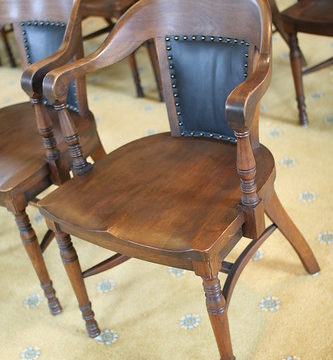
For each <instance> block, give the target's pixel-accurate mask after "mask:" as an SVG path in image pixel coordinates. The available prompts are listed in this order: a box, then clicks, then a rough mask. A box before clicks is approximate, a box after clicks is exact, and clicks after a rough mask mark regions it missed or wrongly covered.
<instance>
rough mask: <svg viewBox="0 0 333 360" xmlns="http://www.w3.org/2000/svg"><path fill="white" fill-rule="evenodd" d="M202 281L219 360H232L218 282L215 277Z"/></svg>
mask: <svg viewBox="0 0 333 360" xmlns="http://www.w3.org/2000/svg"><path fill="white" fill-rule="evenodd" d="M202 279H203V287H204V291H205V296H206V306H207V311H208V315H209V319H210V322H211V325H212V328H213V331H214V335H215V339H216V343H217V346H218V349H219V352H220V356H221V360H233V359H235V357H234V355H233V353H232V346H231V338H230V331H229V322H228V315H227V310H226V307H225V299H224V297H223V294H222V289H221V284H220V280H219V279H218V276H217V275H215V276H213V277H209V278H208V277H202Z"/></svg>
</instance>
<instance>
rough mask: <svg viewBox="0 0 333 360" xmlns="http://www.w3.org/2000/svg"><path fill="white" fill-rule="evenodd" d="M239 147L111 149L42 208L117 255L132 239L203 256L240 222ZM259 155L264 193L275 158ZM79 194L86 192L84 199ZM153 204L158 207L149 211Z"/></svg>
mask: <svg viewBox="0 0 333 360" xmlns="http://www.w3.org/2000/svg"><path fill="white" fill-rule="evenodd" d="M236 149H237V147H236V145H235V144H230V143H223V142H219V141H212V140H210V139H191V138H182V137H179V138H174V137H171V136H170V134H168V133H166V134H160V135H155V136H150V137H147V138H143V139H140V140H137V141H134V142H132V143H130V144H127V145H125V146H123V147H121V148H120V149H118V150H116V151H114V152H112V153H111V154H109V155H108V156H107V157H106V158H105V159H102V160H101V161H99V162H97V163H96V164H95V165H94V168H93V169H92V170H91V171H90V172H89V173H87V174H86V176H84V177H76V178H75V179H73V180H72V181H69V182H67V183H66V184H64V185H63V186H62V187H61V189H58V190H55V191H54V192H53V193H52V194H50V195H49V196H47V197H46V198H45V199H43V200H41V201H40V202H39V203H38V205H39V206H40V208H41V209H42V212H43V213H44V209H45V210H46V211H45V214H46V215H48V217H51V218H52V220H54V221H55V222H58V220H60V219H67V222H68V223H69V224H75V226H78V227H80V228H81V229H85V230H86V231H90V232H96V233H98V232H105V233H106V235H109V238H110V241H109V242H110V245H109V249H110V250H111V249H112V246H113V243H114V242H122V241H125V242H126V241H127V239H131V243H132V246H133V247H134V246H138V247H145V248H147V250H148V251H150V250H149V249H151V248H153V249H155V251H156V252H161V253H163V252H164V251H168V252H174V255H176V254H175V253H177V254H178V255H179V256H181V255H183V256H184V257H186V256H187V255H189V253H193V254H192V256H196V257H201V256H204V254H202V252H203V251H205V252H209V249H210V248H211V246H212V244H213V243H214V242H215V241H216V239H218V238H220V236H221V235H222V234H223V232H224V231H225V230H226V229H227V228H228V227H229V225H230V224H231V223H232V222H233V221H234V220H236V219H237V218H238V217H239V210H238V208H237V206H238V204H239V199H240V198H241V190H240V187H239V177H238V174H237V171H236V167H235V163H236V156H237V151H236ZM138 154H140V158H138ZM255 155H256V160H257V164H258V167H259V170H258V174H259V175H258V177H257V187H258V191H260V190H261V188H262V186H263V184H265V183H266V181H267V178H268V177H269V176H271V174H272V172H273V169H274V160H273V158H272V156H271V154H270V153H269V151H268V150H267V149H266V148H265V147H263V146H261V147H260V148H259V149H257V150H256V151H255ZM110 164H111V165H110ZM212 168H214V171H212ZM152 174H154V176H152ZM106 179H108V181H107V184H106ZM125 180H126V181H125ZM203 187H204V188H205V189H206V190H205V192H202V191H200V189H202V188H203ZM75 189H80V196H79V197H78V196H77V194H76V192H75ZM221 189H228V191H226V190H224V191H221ZM91 194H94V200H93V203H94V205H93V206H91V205H92V203H91V201H92V200H91ZM126 199H128V200H126ZM189 199H192V201H191V202H190V201H189ZM148 201H149V203H152V204H150V206H149V210H146V206H147V202H148ZM192 202H193V203H195V204H196V205H195V206H193V205H192ZM59 204H62V207H61V208H60V206H59ZM83 209H85V210H83ZM109 209H113V210H112V211H110V210H109ZM110 224H113V225H112V227H110ZM208 229H209V231H208ZM114 238H115V239H114ZM224 241H225V239H224ZM117 251H118V250H117Z"/></svg>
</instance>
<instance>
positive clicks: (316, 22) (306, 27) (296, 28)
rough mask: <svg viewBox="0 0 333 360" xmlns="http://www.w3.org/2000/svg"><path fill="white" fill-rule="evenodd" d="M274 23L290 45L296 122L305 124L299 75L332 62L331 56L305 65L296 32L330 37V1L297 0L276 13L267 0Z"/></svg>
mask: <svg viewBox="0 0 333 360" xmlns="http://www.w3.org/2000/svg"><path fill="white" fill-rule="evenodd" d="M269 1H270V5H271V9H272V13H273V19H274V18H275V25H276V26H277V28H278V29H279V32H280V33H281V35H282V37H283V38H284V39H285V40H286V41H287V44H288V45H289V48H290V63H291V68H292V73H293V78H294V83H295V89H296V100H297V105H298V110H299V122H300V124H301V125H307V124H308V116H307V113H306V106H305V96H304V87H303V77H302V75H306V74H310V73H312V72H314V71H317V70H321V69H323V68H325V67H327V66H329V65H332V64H333V57H331V58H329V59H328V60H325V61H323V62H322V63H320V64H318V65H314V66H311V67H306V66H305V62H304V58H303V55H302V52H301V50H300V48H299V45H298V38H297V33H299V32H303V33H308V34H316V35H323V36H333V2H332V0H299V1H298V2H297V3H295V4H294V5H292V6H291V7H289V8H287V9H285V10H284V11H282V12H281V13H280V14H279V11H278V7H277V5H276V2H275V0H269Z"/></svg>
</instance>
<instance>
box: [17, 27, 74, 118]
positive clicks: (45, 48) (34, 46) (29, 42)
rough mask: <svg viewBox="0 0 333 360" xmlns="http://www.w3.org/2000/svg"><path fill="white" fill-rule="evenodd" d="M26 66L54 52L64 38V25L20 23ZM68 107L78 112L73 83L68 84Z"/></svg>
mask: <svg viewBox="0 0 333 360" xmlns="http://www.w3.org/2000/svg"><path fill="white" fill-rule="evenodd" d="M21 30H22V35H23V42H24V48H25V53H26V57H27V62H28V64H32V63H34V62H36V61H39V60H42V59H44V58H46V57H47V56H50V55H52V54H53V53H54V52H56V51H57V50H58V49H59V47H60V45H61V43H62V41H63V38H64V34H65V30H66V24H65V23H60V22H52V21H25V22H22V23H21ZM67 104H68V107H69V108H70V109H72V110H75V111H78V104H77V98H76V92H75V83H74V82H72V83H71V84H70V88H69V91H68V96H67Z"/></svg>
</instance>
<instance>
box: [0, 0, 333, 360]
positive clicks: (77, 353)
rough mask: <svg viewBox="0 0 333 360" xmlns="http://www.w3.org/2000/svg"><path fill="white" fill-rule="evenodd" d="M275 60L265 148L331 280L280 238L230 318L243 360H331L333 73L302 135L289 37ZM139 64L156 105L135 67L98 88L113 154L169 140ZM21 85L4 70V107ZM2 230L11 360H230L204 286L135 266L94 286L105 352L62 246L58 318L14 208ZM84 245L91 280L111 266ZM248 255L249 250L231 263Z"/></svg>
mask: <svg viewBox="0 0 333 360" xmlns="http://www.w3.org/2000/svg"><path fill="white" fill-rule="evenodd" d="M286 2H287V1H284V3H286ZM95 21H96V20H93V19H91V20H88V21H87V23H86V26H87V27H93V26H95ZM300 43H301V46H302V49H303V50H304V53H305V56H306V59H307V60H308V62H309V63H315V62H316V61H319V60H321V59H323V58H325V57H328V56H329V55H330V54H331V53H332V51H333V39H332V38H331V39H330V38H320V37H313V36H308V35H304V36H300ZM97 44H98V41H97V40H94V41H92V42H90V43H89V44H88V46H87V47H88V51H89V50H92V49H93V48H94V47H96V45H97ZM273 48H274V71H273V79H272V83H271V86H270V89H269V91H268V92H267V94H266V96H265V97H264V99H263V102H262V115H261V125H260V133H261V142H262V143H263V144H265V145H266V146H267V147H268V148H269V149H270V150H271V151H272V153H273V155H274V157H275V160H276V167H277V181H276V189H277V192H278V194H279V196H280V199H281V201H282V202H283V204H284V205H285V207H286V209H287V210H288V212H289V214H290V215H291V217H292V218H293V219H294V221H295V223H296V224H297V225H298V226H299V228H300V229H301V231H302V232H303V233H304V235H305V237H306V239H307V240H308V242H309V244H310V245H311V247H312V249H313V250H314V252H315V254H316V256H317V258H318V261H319V263H320V266H321V268H322V271H321V272H320V274H319V275H318V276H309V275H307V274H306V273H305V271H304V269H303V267H302V265H301V263H300V261H299V260H298V258H297V256H296V254H295V253H294V252H293V250H292V248H291V247H290V245H289V244H288V242H287V241H286V240H285V239H284V237H283V236H282V235H281V234H280V233H279V232H278V231H277V232H275V233H274V234H273V236H271V238H270V239H269V240H268V241H266V243H265V244H264V246H263V247H262V248H261V249H260V251H259V252H258V253H257V254H256V256H255V258H254V259H253V261H251V262H250V263H249V265H248V266H247V267H246V269H245V271H244V272H243V274H242V276H241V277H240V280H239V282H238V284H237V286H236V289H235V292H234V295H233V299H232V302H231V306H230V311H229V317H230V327H231V335H232V342H233V348H234V353H235V355H236V357H237V359H240V360H244V359H245V360H248V359H251V360H252V359H254V360H274V359H276V360H282V359H302V360H315V359H320V360H331V359H333V325H332V323H333V306H332V296H333V276H332V274H333V261H332V260H333V259H332V253H333V244H332V243H333V205H332V204H333V191H332V188H333V181H332V177H333V155H332V154H333V141H332V139H333V90H332V89H333V68H329V69H326V70H323V71H321V72H318V73H316V74H314V75H309V76H307V77H306V78H305V90H306V100H307V109H308V114H309V119H310V126H309V127H307V128H302V127H300V126H298V124H297V110H296V103H295V101H294V98H295V94H294V88H293V83H292V78H291V71H290V66H289V59H288V49H287V46H286V45H285V44H284V42H283V40H282V39H281V38H280V37H279V35H274V43H273ZM138 60H139V66H140V74H141V78H142V83H143V85H144V90H145V93H146V98H144V99H137V98H135V91H134V85H133V82H132V79H131V74H130V71H129V66H128V64H127V62H126V61H124V62H122V63H120V64H117V65H116V66H114V67H112V68H108V69H105V70H103V71H99V72H97V73H95V74H93V75H92V76H90V77H89V79H88V90H89V103H90V107H91V109H92V111H93V112H94V114H95V116H96V118H97V121H98V128H99V131H100V134H101V138H102V141H103V143H104V145H105V148H106V149H107V151H111V150H113V149H115V148H117V147H119V146H120V145H122V144H124V143H127V142H129V141H131V140H133V139H135V138H139V137H142V136H146V135H151V134H154V133H157V132H161V131H166V130H168V121H167V116H166V110H165V105H164V104H163V103H159V102H158V101H157V93H156V89H155V83H154V80H153V77H152V71H151V67H150V64H149V61H148V60H147V54H146V49H145V48H142V49H141V50H140V51H139V56H138ZM20 74H21V72H20V70H19V69H14V70H13V69H10V68H8V67H0V87H1V89H2V91H1V94H0V106H1V107H4V106H7V105H9V104H11V103H16V102H20V101H25V100H26V96H25V94H24V93H23V92H22V90H20V86H19V80H20ZM9 121H10V119H9ZM92 205H93V204H92ZM29 214H30V215H31V218H32V222H33V226H34V228H35V229H36V232H37V234H38V236H39V238H41V237H42V235H43V233H44V232H45V230H46V226H45V224H44V222H43V219H42V218H41V216H40V215H39V214H38V212H37V211H36V210H35V209H29ZM0 229H1V230H0V258H1V261H0V274H1V276H0V359H3V360H14V359H19V358H24V359H37V358H38V359H41V360H42V359H47V360H72V359H75V360H79V359H80V360H91V359H94V360H99V359H114V360H120V359H133V360H148V359H149V360H150V359H154V360H178V359H179V360H189V359H191V360H194V359H212V360H214V359H218V352H217V348H216V345H215V341H214V337H213V333H212V330H211V327H210V323H209V319H208V316H207V313H206V308H205V301H204V294H203V290H202V286H201V279H199V278H197V277H196V276H195V275H194V274H192V273H190V272H184V271H180V270H177V269H169V268H167V267H164V266H159V265H155V264H149V263H144V262H142V261H139V260H130V261H128V262H127V263H125V264H123V265H121V266H119V267H117V268H115V269H113V270H110V271H108V272H105V273H103V274H100V275H97V276H95V277H93V278H89V279H87V281H86V284H87V288H88V292H89V294H90V298H91V301H92V303H93V309H94V311H95V313H96V318H97V320H98V321H99V324H100V327H101V329H102V330H103V331H104V333H103V334H104V336H103V337H100V338H99V341H98V340H95V339H89V338H88V337H87V336H86V333H85V327H84V323H83V321H82V319H81V314H80V312H79V310H78V308H77V303H76V299H75V297H74V294H73V291H72V289H71V287H70V284H69V281H68V279H67V277H66V274H65V271H64V268H63V265H62V262H61V259H60V257H59V254H58V249H57V245H56V243H55V242H54V243H53V244H51V246H50V248H49V249H48V251H47V252H46V255H45V261H46V264H47V266H48V269H49V272H50V275H51V278H52V280H53V282H54V286H55V288H56V290H57V295H58V297H59V299H60V301H61V303H62V306H63V313H62V314H61V315H59V316H57V317H52V316H51V315H50V314H49V312H48V307H47V303H46V300H45V299H44V298H43V296H42V291H41V289H40V287H39V284H38V280H37V278H36V275H35V274H34V272H33V269H32V266H31V265H30V263H29V261H28V259H27V255H26V253H25V251H24V248H23V246H22V245H21V242H20V240H19V235H18V231H17V229H16V226H15V222H14V219H13V217H12V216H11V214H9V213H8V212H7V211H6V209H4V208H1V209H0ZM245 243H246V240H244V241H242V242H241V244H240V245H242V246H244V244H245ZM74 245H75V246H76V249H77V251H78V253H79V257H80V260H81V265H82V267H83V268H84V269H85V268H88V267H90V266H91V265H93V264H95V263H96V262H97V261H100V260H103V259H105V258H107V257H109V256H110V253H109V252H107V251H105V250H103V249H100V248H97V247H94V246H92V245H90V244H87V243H85V242H83V241H80V240H78V239H74ZM240 251H241V249H240V248H237V249H236V250H235V251H234V253H233V256H232V257H231V258H235V257H236V255H237V254H239V252H240ZM223 278H224V276H222V279H223ZM269 297H270V298H269ZM265 310H266V311H265ZM191 324H192V325H191ZM29 347H31V348H30V349H29ZM29 351H30V353H31V354H32V356H31V357H29V356H28V353H29ZM33 356H35V357H33ZM288 356H289V357H288Z"/></svg>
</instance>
